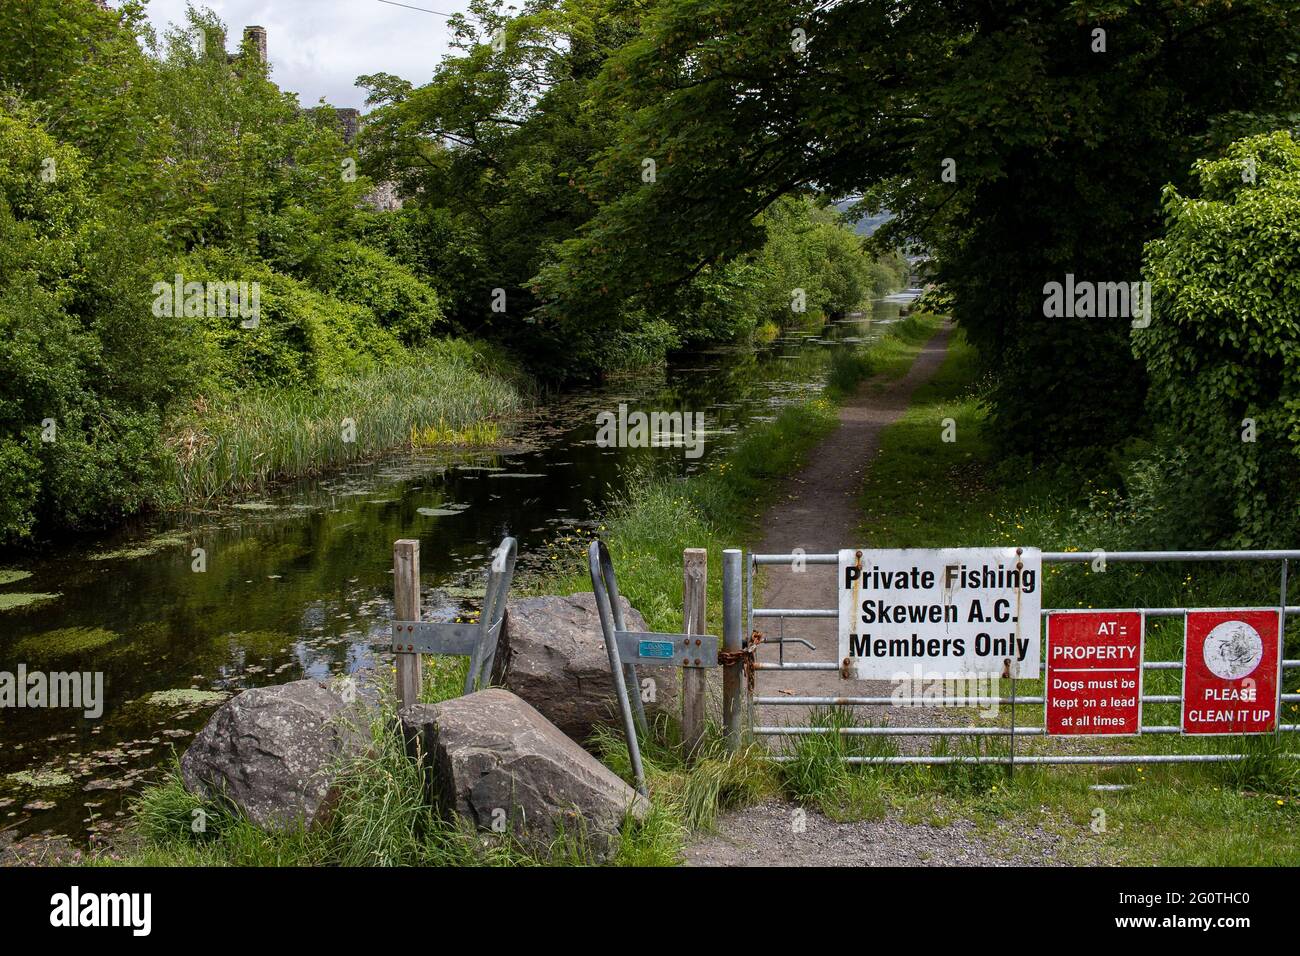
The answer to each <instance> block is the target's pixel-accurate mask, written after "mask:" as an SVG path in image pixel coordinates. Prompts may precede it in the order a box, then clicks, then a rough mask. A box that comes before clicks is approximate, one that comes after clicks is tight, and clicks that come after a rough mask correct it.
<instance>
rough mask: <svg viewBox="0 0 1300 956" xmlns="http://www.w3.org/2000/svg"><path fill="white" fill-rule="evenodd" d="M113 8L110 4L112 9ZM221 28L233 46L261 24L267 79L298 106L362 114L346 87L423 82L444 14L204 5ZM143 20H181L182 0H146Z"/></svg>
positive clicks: (247, 0)
mask: <svg viewBox="0 0 1300 956" xmlns="http://www.w3.org/2000/svg"><path fill="white" fill-rule="evenodd" d="M402 2H404V3H409V5H410V6H413V7H423V8H426V9H429V10H438V11H441V12H442V13H456V12H462V11H464V10H465V8H466V6H467V4H466V2H465V0H402ZM114 5H116V4H114ZM200 6H207V7H210V8H211V9H212V11H213V12H214V13H216V14H217V16H219V17H220V18H221V19H222V20H223V21H225V24H226V45H227V47H228V48H229V49H231V50H232V51H233V50H234V49H235V48H236V47H237V46H238V43H239V40H240V38H241V37H242V36H243V33H244V27H246V26H253V25H258V26H263V27H266V35H267V40H266V46H267V57H268V59H269V60H270V61H271V79H273V80H274V81H275V82H276V83H277V84H279V86H280V88H281V89H283V90H286V91H291V92H294V93H297V94H298V99H299V102H301V103H302V104H303V105H304V106H313V105H315V104H316V102H317V101H318V100H319V99H320V98H321V97H324V98H325V100H326V101H327V102H328V103H330V104H332V105H334V106H355V107H357V108H359V109H365V96H366V94H365V91H364V90H361V89H359V88H358V87H356V86H354V85H353V84H354V83H355V81H356V78H357V77H358V76H361V75H362V74H366V73H394V74H396V75H397V76H400V77H402V78H403V79H407V80H410V81H411V82H412V83H415V84H417V85H419V84H422V83H426V82H428V80H429V77H430V76H432V74H433V68H434V67H435V66H436V65H437V63H438V61H439V60H441V59H442V56H443V54H445V53H446V52H447V51H448V49H449V47H448V43H447V41H448V39H449V38H450V36H451V29H450V27H448V25H447V18H446V17H445V16H436V15H434V14H432V13H424V12H422V11H420V10H410V9H407V8H405V7H398V6H393V5H391V4H387V3H381V2H380V0H273V2H272V0H208V2H207V3H203V4H200ZM148 12H149V20H150V22H151V23H152V24H153V27H154V29H155V30H157V31H158V34H159V36H161V35H162V34H163V32H164V31H165V30H166V29H167V27H168V26H169V24H179V23H182V22H184V19H185V0H151V2H150V3H149V7H148Z"/></svg>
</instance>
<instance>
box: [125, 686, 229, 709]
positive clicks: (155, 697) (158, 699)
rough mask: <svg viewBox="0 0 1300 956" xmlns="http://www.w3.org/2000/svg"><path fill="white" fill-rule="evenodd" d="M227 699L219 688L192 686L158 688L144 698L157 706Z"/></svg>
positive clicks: (192, 704) (210, 702) (205, 702)
mask: <svg viewBox="0 0 1300 956" xmlns="http://www.w3.org/2000/svg"><path fill="white" fill-rule="evenodd" d="M225 699H226V695H225V694H223V693H222V692H221V691H219V690H195V689H194V688H192V687H174V688H172V689H171V690H156V691H154V692H153V693H152V694H150V695H149V696H148V697H146V698H145V699H144V702H145V703H146V704H152V705H154V706H155V707H193V706H195V705H196V704H217V703H220V702H221V701H223V700H225Z"/></svg>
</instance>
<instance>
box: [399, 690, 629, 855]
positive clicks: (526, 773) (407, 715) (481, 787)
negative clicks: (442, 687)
mask: <svg viewBox="0 0 1300 956" xmlns="http://www.w3.org/2000/svg"><path fill="white" fill-rule="evenodd" d="M401 720H402V733H403V736H404V737H405V739H406V746H407V750H408V752H409V753H410V754H411V756H412V757H413V758H414V759H416V760H418V761H420V762H421V765H422V767H423V770H424V779H425V787H426V797H427V799H428V800H429V802H430V803H431V804H432V805H434V806H436V807H438V808H439V809H441V810H442V811H443V812H448V811H450V812H454V813H455V814H457V815H459V816H460V817H462V818H463V819H465V820H467V821H469V822H470V823H471V824H473V825H474V826H475V827H477V828H479V829H483V830H490V831H494V832H505V831H506V830H509V831H510V832H511V833H513V834H514V835H515V836H516V837H517V838H518V839H519V840H520V842H521V843H523V844H524V845H525V846H528V847H531V848H534V849H540V850H545V848H546V847H547V846H549V845H551V844H552V843H553V842H554V841H555V839H556V837H557V836H558V835H559V834H560V833H561V832H563V833H564V834H566V835H568V836H571V837H580V838H582V839H584V840H585V841H586V844H587V846H588V847H589V848H590V849H591V850H592V851H593V852H594V854H595V855H596V856H598V857H600V856H607V855H608V854H609V853H610V852H611V851H612V850H613V849H614V848H615V847H616V846H617V835H618V831H619V828H620V826H621V825H622V823H623V821H624V819H625V818H626V817H627V815H628V814H629V813H630V814H631V815H632V816H633V817H635V818H636V819H638V820H639V819H642V818H644V816H645V814H646V812H647V811H648V810H649V809H650V807H649V804H648V803H647V802H646V800H645V799H644V798H643V797H641V796H640V795H639V794H637V792H636V791H635V790H633V789H632V788H631V787H629V786H628V785H627V784H626V783H624V782H623V781H622V780H621V779H619V777H618V776H617V775H616V774H615V773H614V772H613V771H611V770H610V769H609V768H608V767H606V766H605V765H604V764H602V763H601V762H600V761H598V760H597V759H596V758H595V757H593V756H592V755H591V754H589V753H587V751H585V750H583V749H582V748H581V747H580V746H578V745H577V744H576V743H574V742H573V741H572V740H571V739H569V738H568V737H566V736H565V735H564V734H563V733H561V732H560V730H559V728H558V727H556V726H555V725H554V724H552V723H551V722H550V721H549V720H547V719H546V718H545V717H543V716H542V715H541V714H540V713H538V711H537V710H536V708H534V707H532V706H530V705H529V704H528V703H527V702H526V701H523V700H520V699H519V698H518V697H516V696H515V695H514V694H512V693H510V692H509V691H507V690H501V689H499V688H490V689H488V690H481V691H478V692H477V693H474V694H470V695H468V696H466V697H457V698H455V699H453V700H447V701H443V702H442V703H440V704H415V705H413V706H411V707H407V708H406V709H404V710H403V711H402V712H401Z"/></svg>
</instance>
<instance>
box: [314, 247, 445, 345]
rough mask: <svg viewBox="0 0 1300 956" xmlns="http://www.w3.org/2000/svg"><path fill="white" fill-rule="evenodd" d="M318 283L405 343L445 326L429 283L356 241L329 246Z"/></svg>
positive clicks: (421, 337)
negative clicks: (371, 316)
mask: <svg viewBox="0 0 1300 956" xmlns="http://www.w3.org/2000/svg"><path fill="white" fill-rule="evenodd" d="M319 284H320V285H321V286H322V287H323V288H325V289H327V290H328V291H329V292H330V293H331V294H332V295H334V296H335V297H336V298H339V299H342V300H343V301H344V302H351V303H353V304H355V305H360V306H364V307H366V308H367V309H369V310H370V311H371V312H372V313H374V316H375V319H376V320H377V321H378V322H379V324H380V325H381V326H383V327H384V328H385V329H387V330H388V331H390V332H392V333H393V334H394V335H396V336H397V337H398V338H399V339H401V340H402V342H403V343H404V344H406V345H414V344H416V343H418V342H421V341H423V340H424V339H426V338H428V337H429V336H431V335H433V334H435V333H436V332H437V331H439V329H440V328H441V327H443V326H444V325H445V322H444V320H443V316H442V310H441V309H440V308H439V307H438V295H437V293H436V292H434V291H433V289H432V288H430V287H429V286H428V285H426V284H425V283H423V282H421V281H420V280H419V279H417V278H416V277H415V276H414V275H412V274H411V272H410V271H409V270H408V269H406V268H404V267H403V266H401V265H400V264H398V263H397V262H395V261H394V260H393V259H391V258H389V257H388V256H386V255H384V253H382V252H380V251H379V250H377V249H372V248H369V247H367V246H363V245H361V244H360V243H357V242H343V243H339V244H338V245H337V246H335V248H334V249H333V250H332V251H331V252H330V253H329V254H328V255H327V256H326V258H325V263H324V268H323V269H322V270H321V277H320V280H319Z"/></svg>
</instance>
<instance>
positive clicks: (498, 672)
mask: <svg viewBox="0 0 1300 956" xmlns="http://www.w3.org/2000/svg"><path fill="white" fill-rule="evenodd" d="M619 601H620V602H621V603H622V605H623V623H624V625H625V626H626V627H627V629H628V630H629V631H646V630H649V628H648V627H647V626H646V622H645V618H643V617H642V616H641V614H640V612H639V611H637V610H636V608H634V607H632V605H630V604H629V603H628V601H627V598H625V597H622V596H621V595H620V597H619ZM638 676H639V677H640V679H641V682H642V684H643V685H645V686H643V687H641V688H635V687H629V688H628V693H629V694H636V693H638V692H639V693H641V694H642V698H643V702H644V705H645V709H646V713H647V714H651V713H653V712H654V711H655V710H660V709H662V710H664V711H666V712H668V713H675V712H676V711H677V710H678V699H679V698H678V685H679V684H680V682H681V676H680V674H679V673H678V669H677V668H675V667H643V668H640V669H639V671H638ZM646 681H652V682H653V683H651V684H646ZM492 683H493V684H494V685H496V686H499V687H505V688H506V689H507V690H511V691H514V692H515V693H516V694H518V695H519V696H520V697H522V698H523V699H524V700H526V701H528V703H530V704H532V705H533V706H534V707H536V708H537V709H538V710H540V711H541V712H542V713H543V714H544V715H545V716H546V718H547V719H548V720H550V721H551V723H553V724H555V726H557V727H559V728H560V729H561V730H562V731H564V732H565V733H566V734H568V735H569V736H570V737H572V738H573V739H574V740H577V741H580V742H581V741H585V740H586V739H587V738H588V737H590V736H591V731H592V729H593V728H594V727H595V726H596V725H597V724H602V723H613V724H618V722H619V719H620V718H619V711H618V703H617V701H616V700H615V697H614V681H613V678H611V677H610V673H609V655H608V652H607V651H606V650H605V640H604V638H603V637H602V636H601V633H600V615H599V614H598V613H597V611H596V599H595V596H594V595H593V594H592V593H591V592H590V591H585V592H582V593H579V594H569V595H547V596H544V597H531V598H521V599H519V600H514V601H510V602H509V603H508V604H507V605H506V621H505V625H504V627H503V628H502V631H501V637H500V640H499V642H498V646H497V656H496V661H495V663H494V666H493V673H492ZM646 697H652V698H653V699H652V700H645V698H646Z"/></svg>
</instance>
